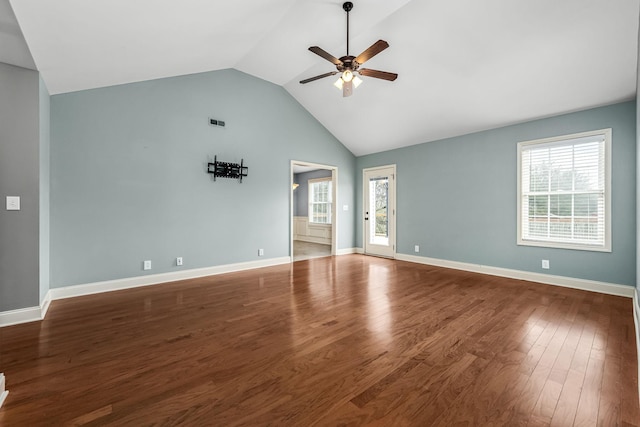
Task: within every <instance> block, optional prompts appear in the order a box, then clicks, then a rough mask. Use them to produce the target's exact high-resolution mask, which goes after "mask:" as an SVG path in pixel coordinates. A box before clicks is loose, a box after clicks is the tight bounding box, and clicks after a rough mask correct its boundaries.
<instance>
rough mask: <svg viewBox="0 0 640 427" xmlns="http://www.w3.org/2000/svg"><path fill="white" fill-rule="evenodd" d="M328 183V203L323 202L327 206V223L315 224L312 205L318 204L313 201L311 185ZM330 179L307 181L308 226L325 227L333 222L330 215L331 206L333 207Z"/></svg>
mask: <svg viewBox="0 0 640 427" xmlns="http://www.w3.org/2000/svg"><path fill="white" fill-rule="evenodd" d="M325 181H326V182H329V186H328V188H329V196H330V201H328V202H324V203H325V204H326V205H327V215H328V217H329V222H315V221H314V220H313V205H314V204H318V203H319V202H314V201H313V184H315V183H318V182H325ZM331 181H332V179H331V177H330V176H329V177H325V178H313V179H310V180H308V184H307V185H308V190H309V191H308V192H309V212H308V217H309V224H326V225H331V223H332V222H333V217H332V215H331V212H332V205H333V186H332V185H331Z"/></svg>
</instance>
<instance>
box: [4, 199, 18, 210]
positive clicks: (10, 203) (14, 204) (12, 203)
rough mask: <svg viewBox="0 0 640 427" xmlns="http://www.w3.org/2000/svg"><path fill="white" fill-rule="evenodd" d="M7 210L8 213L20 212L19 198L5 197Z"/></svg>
mask: <svg viewBox="0 0 640 427" xmlns="http://www.w3.org/2000/svg"><path fill="white" fill-rule="evenodd" d="M7 210H8V211H19V210H20V196H7Z"/></svg>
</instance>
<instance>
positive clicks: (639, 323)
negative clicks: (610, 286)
mask: <svg viewBox="0 0 640 427" xmlns="http://www.w3.org/2000/svg"><path fill="white" fill-rule="evenodd" d="M633 324H634V325H635V327H636V357H637V358H638V402H639V403H640V298H639V295H638V288H636V289H635V291H634V293H633Z"/></svg>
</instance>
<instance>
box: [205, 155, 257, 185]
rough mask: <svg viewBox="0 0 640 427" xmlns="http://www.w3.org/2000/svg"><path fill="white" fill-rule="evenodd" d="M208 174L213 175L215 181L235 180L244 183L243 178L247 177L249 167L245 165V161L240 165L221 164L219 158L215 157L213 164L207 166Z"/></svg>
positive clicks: (242, 160) (241, 161)
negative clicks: (221, 179)
mask: <svg viewBox="0 0 640 427" xmlns="http://www.w3.org/2000/svg"><path fill="white" fill-rule="evenodd" d="M207 172H208V173H211V174H213V180H214V181H215V180H216V178H235V179H239V180H240V182H242V177H243V176H247V174H248V172H249V167H248V166H245V165H244V159H241V160H240V163H229V162H219V161H218V156H217V155H216V156H214V158H213V163H208V164H207Z"/></svg>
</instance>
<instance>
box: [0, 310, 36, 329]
mask: <svg viewBox="0 0 640 427" xmlns="http://www.w3.org/2000/svg"><path fill="white" fill-rule="evenodd" d="M37 320H42V309H41V308H40V307H39V306H36V307H27V308H20V309H18V310H9V311H2V312H0V327H3V326H11V325H18V324H20V323H29V322H35V321H37Z"/></svg>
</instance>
